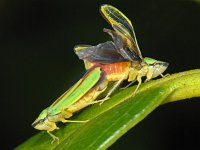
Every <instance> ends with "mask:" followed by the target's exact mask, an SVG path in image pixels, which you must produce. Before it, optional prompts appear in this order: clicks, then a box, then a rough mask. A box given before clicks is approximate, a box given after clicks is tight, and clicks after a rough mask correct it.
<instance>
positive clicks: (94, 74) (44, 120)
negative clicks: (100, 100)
mask: <svg viewBox="0 0 200 150" xmlns="http://www.w3.org/2000/svg"><path fill="white" fill-rule="evenodd" d="M106 88H107V80H106V78H105V73H104V71H102V69H101V67H98V66H95V67H92V68H91V69H89V70H88V71H87V72H86V74H85V75H84V76H83V77H82V78H81V79H80V80H79V81H78V82H77V83H76V84H75V85H73V86H72V87H71V88H70V89H69V90H67V91H66V92H65V93H64V94H63V95H61V96H60V97H59V98H58V99H57V100H56V101H55V102H54V103H53V104H51V105H50V106H49V107H47V108H46V109H44V110H43V111H42V112H41V113H40V115H39V117H38V118H37V119H36V120H35V121H34V122H33V123H32V126H33V127H34V128H35V129H38V130H45V131H47V133H48V134H49V135H50V136H51V137H52V138H53V141H52V143H53V142H54V141H55V140H59V139H58V137H56V136H55V135H53V134H52V133H51V132H52V131H54V130H55V129H59V128H58V127H57V126H56V122H63V123H65V122H85V121H75V120H67V119H68V118H70V117H71V116H72V115H73V113H75V112H77V111H79V110H81V109H83V108H85V107H86V106H88V105H90V104H93V102H94V100H95V99H96V98H97V96H99V94H101V93H102V92H103V91H105V89H106ZM95 103H96V102H95Z"/></svg>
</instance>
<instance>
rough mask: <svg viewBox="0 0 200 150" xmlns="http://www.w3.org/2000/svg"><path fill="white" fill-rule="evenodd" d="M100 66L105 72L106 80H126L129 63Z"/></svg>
mask: <svg viewBox="0 0 200 150" xmlns="http://www.w3.org/2000/svg"><path fill="white" fill-rule="evenodd" d="M100 66H101V67H102V69H103V70H104V71H105V72H106V77H107V80H109V81H117V80H120V79H127V77H128V73H129V68H130V67H131V62H117V63H112V64H101V65H100Z"/></svg>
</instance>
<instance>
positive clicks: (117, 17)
mask: <svg viewBox="0 0 200 150" xmlns="http://www.w3.org/2000/svg"><path fill="white" fill-rule="evenodd" d="M100 13H101V15H102V16H103V18H104V19H105V20H106V21H107V22H108V23H109V24H111V26H112V27H113V29H114V30H115V31H116V32H117V33H118V34H120V35H121V36H122V37H123V38H124V39H126V41H125V42H126V43H127V45H128V47H129V48H130V49H131V50H133V51H134V52H135V54H137V55H138V56H139V57H140V58H141V59H142V55H141V52H140V49H139V46H138V44H137V40H136V35H135V32H134V29H133V26H132V23H131V21H130V20H129V19H128V18H127V17H126V16H125V15H124V14H123V13H122V12H121V11H119V10H118V9H117V8H115V7H113V6H111V5H107V4H105V5H102V6H101V7H100Z"/></svg>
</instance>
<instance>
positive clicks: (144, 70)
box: [74, 4, 169, 99]
mask: <svg viewBox="0 0 200 150" xmlns="http://www.w3.org/2000/svg"><path fill="white" fill-rule="evenodd" d="M100 13H101V15H102V16H103V18H104V19H105V20H106V21H107V22H108V23H109V24H110V25H111V26H112V28H113V29H114V30H110V29H105V28H104V29H103V31H104V32H106V33H108V34H109V35H110V36H111V37H112V39H113V41H107V42H105V43H100V44H98V45H96V46H91V45H77V46H75V48H74V51H75V53H76V54H77V55H78V57H79V59H82V60H84V63H85V67H86V69H89V68H91V67H92V66H94V65H96V64H99V65H100V66H101V67H102V69H103V70H104V71H105V72H106V78H107V80H108V81H117V82H116V86H114V87H113V89H111V91H110V92H109V93H108V95H107V96H106V97H105V99H107V98H108V96H109V95H110V94H111V93H112V92H113V90H114V89H115V88H116V87H117V86H118V85H119V84H120V83H121V82H122V81H123V80H128V82H131V83H130V84H129V85H131V84H132V83H134V82H135V81H138V85H137V87H136V89H135V91H134V94H135V93H136V91H137V90H138V88H139V86H140V85H141V83H142V77H146V80H145V81H149V80H151V79H152V78H155V77H157V76H159V75H160V76H162V77H164V75H163V74H162V73H163V72H164V71H165V70H166V69H167V67H168V65H169V63H167V62H163V61H158V60H155V59H152V58H148V57H145V58H143V57H142V54H141V52H140V49H139V46H138V43H137V39H136V35H135V32H134V29H133V26H132V23H131V21H130V20H129V19H128V18H127V17H126V16H125V15H124V14H123V13H122V12H121V11H119V10H118V9H117V8H115V7H113V6H111V5H107V4H105V5H102V6H101V7H100ZM129 85H128V86H129Z"/></svg>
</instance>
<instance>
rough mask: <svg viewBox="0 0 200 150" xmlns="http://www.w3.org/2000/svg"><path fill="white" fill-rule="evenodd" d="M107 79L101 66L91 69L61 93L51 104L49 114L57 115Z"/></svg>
mask: <svg viewBox="0 0 200 150" xmlns="http://www.w3.org/2000/svg"><path fill="white" fill-rule="evenodd" d="M104 79H105V73H104V72H103V71H102V70H101V68H100V67H93V68H91V69H89V70H88V71H87V72H86V74H85V75H84V76H83V78H81V79H80V80H79V81H78V82H77V83H76V84H75V85H74V86H72V87H71V88H70V89H69V90H67V91H66V92H65V93H64V94H63V95H61V96H60V97H59V98H58V99H57V100H56V101H55V102H54V103H53V104H52V105H51V106H50V109H49V111H48V114H51V115H55V114H58V113H60V112H61V111H62V110H63V109H65V108H68V107H69V106H70V105H71V104H73V103H75V102H77V101H78V100H79V99H80V98H81V97H83V96H84V95H85V94H86V93H87V92H89V91H90V90H91V89H92V88H93V87H94V86H95V87H96V86H98V85H99V84H100V83H102V82H103V81H104Z"/></svg>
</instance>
